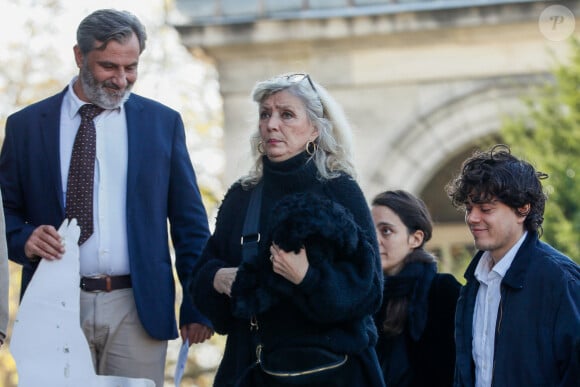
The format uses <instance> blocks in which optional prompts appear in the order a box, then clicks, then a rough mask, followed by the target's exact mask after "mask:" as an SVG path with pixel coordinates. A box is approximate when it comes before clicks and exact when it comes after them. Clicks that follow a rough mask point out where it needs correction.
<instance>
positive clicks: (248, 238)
mask: <svg viewBox="0 0 580 387" xmlns="http://www.w3.org/2000/svg"><path fill="white" fill-rule="evenodd" d="M261 207H262V181H261V180H260V181H259V182H258V184H257V185H256V186H255V187H254V189H253V190H252V193H251V194H250V203H249V204H248V209H247V211H246V219H245V220H244V228H243V229H242V238H241V240H240V243H241V244H242V260H244V261H245V260H247V259H250V258H251V257H253V256H256V255H257V254H258V243H259V242H260V209H261Z"/></svg>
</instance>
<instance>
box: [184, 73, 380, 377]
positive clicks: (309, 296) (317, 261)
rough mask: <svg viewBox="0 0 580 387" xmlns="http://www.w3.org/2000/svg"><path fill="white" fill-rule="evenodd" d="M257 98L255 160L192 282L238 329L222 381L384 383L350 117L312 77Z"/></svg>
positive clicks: (291, 78) (208, 306)
mask: <svg viewBox="0 0 580 387" xmlns="http://www.w3.org/2000/svg"><path fill="white" fill-rule="evenodd" d="M252 97H253V100H254V101H255V102H256V103H257V105H258V110H259V112H258V123H257V131H256V133H255V134H254V135H253V136H252V138H251V144H252V149H253V151H254V155H255V157H256V160H255V164H254V166H253V167H252V168H251V170H250V171H249V173H248V174H247V175H246V176H244V177H242V178H240V179H239V180H238V181H237V182H236V183H234V184H233V185H232V186H231V187H230V189H229V191H228V192H227V194H226V195H225V197H224V199H223V202H222V204H221V206H220V210H219V212H218V215H217V220H216V226H215V231H214V233H213V235H212V236H211V238H210V239H209V241H208V244H207V246H206V248H205V250H204V253H203V254H202V257H201V259H200V261H199V262H198V264H197V265H196V266H195V268H194V275H193V279H192V283H191V287H190V292H191V294H192V296H193V297H194V299H195V303H196V305H197V307H198V308H199V309H200V310H201V311H202V313H204V314H205V315H206V316H207V317H208V318H209V319H210V320H211V322H212V323H213V325H214V328H215V330H216V332H218V333H220V334H224V335H227V336H228V337H227V343H226V347H225V352H224V357H223V359H222V362H221V364H220V366H219V369H218V371H217V374H216V377H215V381H214V386H253V387H255V386H286V385H296V384H298V385H302V386H327V387H328V386H383V385H384V382H383V381H382V376H381V371H380V368H379V366H378V361H377V358H376V354H375V352H374V348H373V346H374V344H375V342H376V340H377V332H376V328H375V326H374V323H373V318H372V316H373V313H375V312H376V311H377V309H378V308H379V306H380V303H381V297H382V274H381V265H380V258H379V252H378V245H377V241H376V235H375V233H374V226H373V221H372V218H371V215H370V211H369V208H368V205H367V203H366V200H365V197H364V195H363V193H362V192H361V189H360V187H359V185H358V184H357V182H356V181H355V171H354V166H353V161H352V143H351V135H352V133H351V128H350V125H349V124H348V121H347V120H346V117H345V115H344V113H343V111H342V109H341V108H340V106H339V105H338V104H337V103H336V102H335V101H334V100H333V99H332V97H330V95H329V94H328V93H327V91H326V90H325V89H324V88H323V87H322V86H320V85H319V84H318V83H315V82H314V81H313V80H312V79H311V77H310V76H309V75H308V74H284V75H280V76H276V77H274V78H271V79H268V80H266V81H262V82H259V83H257V85H256V86H255V87H254V90H253V92H252Z"/></svg>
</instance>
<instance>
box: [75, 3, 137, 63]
mask: <svg viewBox="0 0 580 387" xmlns="http://www.w3.org/2000/svg"><path fill="white" fill-rule="evenodd" d="M132 34H135V36H137V39H138V40H139V53H141V52H143V50H145V41H146V40H147V33H146V32H145V26H143V24H141V22H140V21H139V19H137V17H136V16H135V15H133V14H132V13H130V12H127V11H117V10H114V9H100V10H98V11H95V12H93V13H91V14H90V15H88V16H87V17H85V18H84V19H83V20H82V21H81V23H80V24H79V27H78V29H77V45H78V46H79V49H80V51H81V53H82V54H83V55H86V54H88V53H89V52H90V51H92V50H94V49H95V48H97V49H99V50H104V49H105V48H106V47H107V44H108V43H109V42H110V41H111V40H114V41H116V42H119V43H123V42H124V41H126V40H127V39H129V38H130V37H131V35H132ZM95 42H102V43H103V44H102V45H101V46H99V47H95Z"/></svg>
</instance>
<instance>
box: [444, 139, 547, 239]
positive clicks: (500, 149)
mask: <svg viewBox="0 0 580 387" xmlns="http://www.w3.org/2000/svg"><path fill="white" fill-rule="evenodd" d="M547 177H548V175H547V174H545V173H543V172H539V171H536V169H535V168H534V167H533V166H532V165H531V164H530V163H528V162H526V161H523V160H520V159H518V158H517V157H515V156H513V155H512V154H511V152H510V148H509V147H508V146H507V145H503V144H498V145H495V146H493V147H492V148H491V149H490V150H488V151H485V152H481V151H476V152H475V153H474V154H473V155H472V156H471V157H470V158H468V159H467V160H465V161H464V162H463V165H462V166H461V173H460V174H459V175H458V176H457V177H456V178H454V179H453V180H451V181H450V182H449V183H448V184H447V186H446V187H445V190H446V192H447V195H448V196H449V198H450V199H451V202H452V204H453V206H454V207H455V208H458V209H463V210H464V209H465V204H466V203H468V202H472V203H478V204H481V203H486V202H489V201H490V200H492V199H494V198H497V200H499V201H500V202H502V203H503V204H505V205H507V206H509V207H511V208H512V209H513V210H514V211H515V213H516V214H518V215H520V216H525V217H526V220H525V221H524V227H525V228H526V230H528V231H537V232H538V233H540V234H541V233H542V222H543V221H544V207H545V204H546V195H545V193H544V191H543V189H542V183H541V182H540V180H543V179H546V178H547ZM526 204H530V209H529V211H528V212H527V213H524V212H522V211H520V208H521V207H523V206H525V205H526Z"/></svg>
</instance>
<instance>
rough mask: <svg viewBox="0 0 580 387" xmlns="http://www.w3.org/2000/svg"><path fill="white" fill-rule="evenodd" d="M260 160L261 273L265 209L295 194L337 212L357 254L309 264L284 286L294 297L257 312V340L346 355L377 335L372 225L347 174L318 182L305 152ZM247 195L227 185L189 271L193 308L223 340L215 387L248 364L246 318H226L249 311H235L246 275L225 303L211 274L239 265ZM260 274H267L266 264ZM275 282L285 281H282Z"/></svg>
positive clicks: (250, 342) (378, 282)
mask: <svg viewBox="0 0 580 387" xmlns="http://www.w3.org/2000/svg"><path fill="white" fill-rule="evenodd" d="M263 160H264V167H263V177H262V181H263V195H262V208H261V211H260V233H261V235H262V238H261V242H260V245H261V246H260V256H259V257H258V259H259V260H262V261H264V262H266V263H264V267H266V268H268V266H267V263H269V259H268V256H269V253H268V252H267V251H268V245H269V244H270V243H271V238H270V235H271V230H269V229H268V226H269V224H270V217H271V213H272V210H273V209H275V206H276V204H277V203H278V202H279V201H280V200H281V199H283V198H288V195H292V194H296V193H312V194H315V195H317V196H319V197H322V198H324V200H330V201H332V202H334V203H337V204H338V205H339V206H340V207H341V208H344V209H345V211H346V212H347V213H349V214H350V215H352V219H353V221H354V223H356V225H357V228H358V229H359V234H360V239H361V243H360V247H359V249H358V251H357V253H356V254H352V256H350V257H346V258H345V257H342V258H341V262H340V264H339V265H321V267H317V266H315V265H313V264H311V265H310V268H309V270H308V272H307V274H306V277H305V278H304V280H303V281H302V283H300V284H299V285H296V286H295V285H288V286H293V287H294V289H293V292H294V295H293V296H291V297H288V298H286V299H284V298H283V299H282V300H281V301H280V302H278V303H277V304H275V305H273V306H272V307H271V308H270V309H268V310H266V311H262V312H261V313H260V314H258V319H259V321H260V328H261V329H260V333H261V339H262V341H264V340H265V341H266V342H267V343H266V345H270V346H284V345H291V344H302V345H304V344H314V345H319V346H320V345H322V346H325V347H328V348H330V349H332V350H335V351H337V352H342V353H351V354H353V353H354V354H356V353H357V352H362V351H363V350H365V349H367V348H369V347H372V346H374V344H375V342H376V337H377V334H376V329H375V326H374V323H373V320H372V315H373V313H375V312H376V311H377V309H378V308H379V306H380V302H381V298H382V273H381V268H380V258H379V253H378V245H377V242H376V237H375V230H374V225H373V222H372V218H371V215H370V211H369V207H368V204H367V203H366V200H365V198H364V195H363V194H362V192H361V190H360V188H359V186H358V184H357V183H356V182H355V181H354V179H352V178H351V177H349V176H347V175H341V176H339V177H337V178H333V179H328V180H324V179H321V178H320V177H319V176H318V173H317V169H316V166H315V164H314V163H313V162H312V161H309V159H308V155H307V154H305V153H303V154H299V155H297V156H295V157H293V158H291V159H289V160H287V161H283V162H279V163H273V162H271V161H269V160H268V159H267V158H265V157H264V159H263ZM250 192H251V191H250V190H244V189H243V188H242V186H241V184H240V183H239V182H237V183H235V184H233V185H232V187H230V189H229V191H228V192H227V194H226V195H225V197H224V200H223V201H222V204H221V206H220V209H219V212H218V216H217V219H216V226H215V231H214V233H213V235H212V236H211V237H210V239H209V241H208V244H207V246H206V248H205V250H204V253H203V254H202V257H201V259H200V262H198V264H197V265H196V267H195V268H194V273H193V274H194V275H193V280H192V284H191V287H190V291H191V294H192V296H193V298H194V301H195V304H196V306H197V307H198V308H199V310H200V311H201V312H202V313H203V314H205V315H206V316H207V317H208V318H209V319H210V320H211V322H212V324H213V325H214V329H215V330H216V332H218V333H220V334H227V335H228V338H227V344H226V348H225V352H224V358H223V360H222V363H221V364H220V368H219V370H218V373H217V375H216V379H215V382H214V383H215V385H216V386H222V385H230V383H232V382H233V381H234V380H236V379H237V377H238V376H239V375H240V374H241V373H242V372H243V370H244V369H246V368H247V367H248V366H250V365H251V364H252V363H253V362H254V361H255V351H254V347H255V345H254V338H253V337H252V336H251V335H250V330H249V320H248V319H247V318H238V317H235V316H234V314H233V313H232V311H233V310H234V309H236V307H237V309H240V308H241V309H242V310H243V311H244V312H247V313H248V314H252V310H251V308H250V307H246V306H245V305H242V306H241V307H240V306H239V305H236V303H237V302H238V299H237V298H236V285H237V284H236V283H237V282H240V281H242V279H240V277H241V276H244V275H246V274H245V273H240V272H238V276H240V277H238V278H237V279H236V282H234V286H233V289H232V298H230V297H228V296H225V295H223V294H218V293H217V292H216V291H215V289H214V287H213V279H214V276H215V273H216V272H217V270H219V269H220V268H223V267H239V266H240V264H241V263H242V262H241V259H242V254H241V246H240V236H241V233H242V227H243V223H244V220H245V216H246V209H247V206H248V203H249V198H250ZM321 212H323V211H321ZM350 215H349V216H350ZM329 221H332V220H331V219H329ZM307 251H308V249H307ZM309 259H310V257H309ZM266 270H272V269H271V266H270V267H269V269H266ZM279 281H286V282H288V281H287V280H285V279H284V278H283V277H280V278H279ZM288 283H289V282H288ZM250 296H251V293H250ZM240 298H241V297H240ZM244 308H246V309H247V308H250V310H244ZM237 315H239V314H237Z"/></svg>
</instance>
